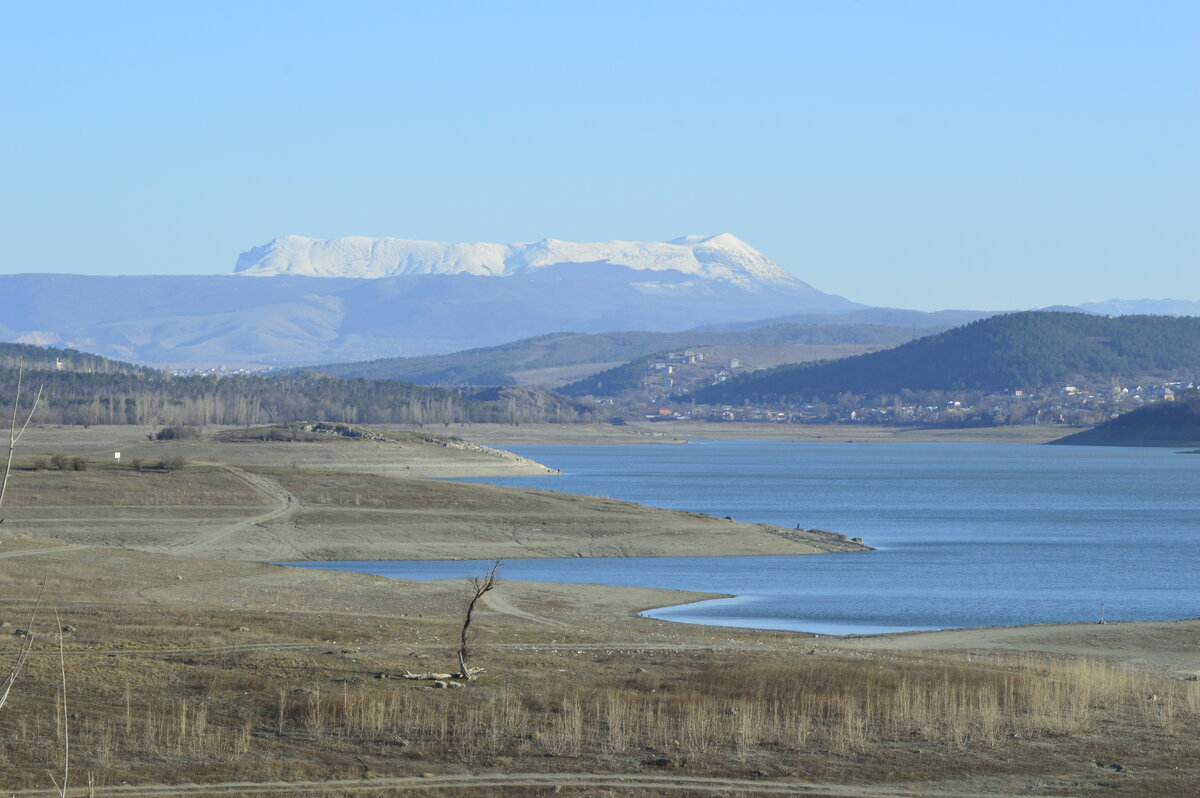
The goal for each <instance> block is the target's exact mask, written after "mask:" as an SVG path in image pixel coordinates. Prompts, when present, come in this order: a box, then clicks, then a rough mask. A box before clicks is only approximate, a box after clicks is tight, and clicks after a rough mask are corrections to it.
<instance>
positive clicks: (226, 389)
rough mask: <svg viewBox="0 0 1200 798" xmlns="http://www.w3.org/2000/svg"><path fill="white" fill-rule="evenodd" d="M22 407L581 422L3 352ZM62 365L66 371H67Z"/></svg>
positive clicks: (67, 412)
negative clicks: (20, 372)
mask: <svg viewBox="0 0 1200 798" xmlns="http://www.w3.org/2000/svg"><path fill="white" fill-rule="evenodd" d="M22 361H23V362H24V367H25V391H24V396H23V397H22V398H23V401H22V406H25V407H27V406H28V404H29V402H30V401H32V398H33V396H34V395H35V394H36V392H37V389H38V386H42V388H43V397H44V400H43V404H42V405H41V406H40V407H39V409H38V411H37V414H36V416H35V420H36V421H37V422H39V423H57V424H184V425H203V424H267V423H274V422H285V421H293V420H295V419H299V418H307V419H319V420H322V421H339V422H346V423H374V424H386V423H394V424H411V423H421V424H424V423H443V422H505V423H516V422H533V421H551V422H568V421H577V420H581V419H583V418H586V417H587V412H586V411H584V410H581V409H580V408H579V407H578V406H577V405H576V404H575V403H574V402H572V401H571V400H569V399H567V398H565V397H563V396H560V395H558V394H551V393H547V392H544V391H541V392H531V391H522V392H513V393H510V394H505V395H503V396H495V397H488V396H483V397H473V396H465V395H462V394H461V393H459V392H457V391H452V390H445V389H438V388H428V387H425V386H420V385H412V384H410V383H405V382H397V381H394V380H362V379H353V380H341V379H337V378H334V377H330V376H328V375H324V374H317V373H313V372H298V373H294V374H285V375H279V376H261V375H251V374H236V375H226V376H189V377H175V376H171V375H169V374H166V373H164V372H160V371H155V370H151V369H143V368H140V367H137V366H132V365H130V364H127V363H119V362H117V361H110V360H106V359H105V358H102V357H99V356H96V355H86V354H83V353H79V352H73V351H71V350H54V349H43V348H41V347H29V346H23V345H20V344H0V413H4V414H5V415H7V414H9V413H11V410H12V399H13V393H14V392H15V390H16V384H17V368H18V365H19V364H20V363H21V362H22ZM56 361H62V366H61V367H60V366H59V365H58V363H56Z"/></svg>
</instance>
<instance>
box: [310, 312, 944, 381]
mask: <svg viewBox="0 0 1200 798" xmlns="http://www.w3.org/2000/svg"><path fill="white" fill-rule="evenodd" d="M939 329H941V328H939ZM915 335H916V333H915V332H914V328H913V327H912V326H907V327H902V326H886V325H882V324H840V325H839V324H773V325H770V326H764V327H756V328H752V329H738V330H688V331H684V332H609V333H572V332H562V333H551V334H549V335H540V336H537V337H536V338H523V339H521V340H519V341H513V342H512V343H507V344H502V345H500V346H487V347H480V348H477V349H468V350H465V351H462V352H455V353H453V354H448V355H424V356H421V357H392V358H383V359H380V360H369V361H364V362H360V363H334V364H329V365H324V366H314V367H313V368H314V369H315V370H318V371H322V372H324V373H326V374H331V375H333V376H335V377H366V378H372V379H392V380H407V381H408V382H415V383H418V384H420V385H513V384H517V383H519V382H520V381H521V380H520V379H519V377H518V375H519V374H520V373H521V372H524V371H530V370H534V369H546V368H555V367H560V366H570V365H576V364H588V363H597V364H604V363H611V362H614V361H628V360H632V359H635V358H641V357H645V356H648V355H652V354H655V353H662V352H666V351H668V350H671V349H686V348H688V347H700V346H740V347H755V346H780V345H807V346H815V345H827V344H846V343H852V344H864V345H874V346H895V345H896V344H899V343H902V342H904V341H910V340H912V339H913V338H914V337H915ZM601 368H602V366H597V370H600V369H601Z"/></svg>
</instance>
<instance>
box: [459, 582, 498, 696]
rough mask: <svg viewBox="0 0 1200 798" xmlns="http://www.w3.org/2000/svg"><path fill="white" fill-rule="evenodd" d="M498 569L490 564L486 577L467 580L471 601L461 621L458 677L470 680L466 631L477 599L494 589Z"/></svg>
mask: <svg viewBox="0 0 1200 798" xmlns="http://www.w3.org/2000/svg"><path fill="white" fill-rule="evenodd" d="M499 569H500V561H499V560H496V562H494V563H492V569H491V570H490V571H488V573H487V576H472V577H471V578H470V579H469V580H468V584H470V585H471V591H472V596H471V601H470V602H469V603H468V604H467V616H466V618H464V619H463V625H462V635H461V639H460V645H459V648H458V673H459V677H460V678H463V679H466V680H467V681H470V680H471V678H472V677H471V671H470V669H469V668H468V667H467V654H468V651H467V630H468V629H469V628H470V626H471V613H473V612H474V611H475V605H476V604H477V603H479V599H481V598H483V594H484V593H487V592H488V591H489V590H492V589H493V588H495V587H496V571H497V570H499Z"/></svg>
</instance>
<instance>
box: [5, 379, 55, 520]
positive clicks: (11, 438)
mask: <svg viewBox="0 0 1200 798" xmlns="http://www.w3.org/2000/svg"><path fill="white" fill-rule="evenodd" d="M24 380H25V362H24V361H22V362H21V365H20V366H18V367H17V392H16V394H15V395H14V396H13V412H12V424H11V425H10V426H9V428H8V459H7V460H6V461H5V463H4V480H3V482H0V507H3V506H4V494H5V492H6V491H7V490H8V476H9V474H11V473H12V461H13V452H14V451H16V449H17V441H19V440H21V436H22V435H24V434H25V430H26V428H27V427H28V426H29V422H30V421H32V420H33V412H34V411H35V410H37V406H38V403H39V402H40V401H42V388H43V387H44V386H41V385H39V386H38V391H37V396H35V397H34V398H33V404H32V405H30V406H29V414H28V415H26V416H25V423H24V424H22V425H21V427H20V429H18V428H17V421H18V420H19V419H20V414H21V384H22V383H23V382H24ZM2 523H4V519H3V518H0V524H2Z"/></svg>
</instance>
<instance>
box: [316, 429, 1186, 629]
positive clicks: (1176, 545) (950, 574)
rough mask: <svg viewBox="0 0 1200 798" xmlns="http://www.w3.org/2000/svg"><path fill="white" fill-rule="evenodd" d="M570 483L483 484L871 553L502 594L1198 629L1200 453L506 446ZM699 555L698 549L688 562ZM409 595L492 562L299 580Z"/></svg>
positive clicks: (755, 616)
mask: <svg viewBox="0 0 1200 798" xmlns="http://www.w3.org/2000/svg"><path fill="white" fill-rule="evenodd" d="M508 448H510V449H511V450H512V451H514V452H516V453H518V454H521V455H524V456H526V457H530V458H533V459H534V460H537V461H539V462H541V463H544V464H546V465H548V466H550V467H552V468H557V469H560V470H561V471H562V475H560V476H548V477H519V478H505V479H487V480H479V481H484V482H489V483H492V484H498V485H516V486H526V487H536V488H546V489H551V490H559V491H564V492H569V493H583V494H590V495H597V496H610V497H613V498H617V499H626V500H630V501H636V502H641V503H643V504H649V505H655V506H659V507H669V508H673V509H680V510H689V511H696V512H703V513H710V514H712V515H717V516H727V515H728V516H732V517H733V518H735V519H737V520H739V521H750V522H769V523H774V524H778V525H780V526H787V527H794V526H796V525H797V524H799V525H801V526H803V527H806V528H813V527H815V528H821V529H829V530H832V531H835V532H840V533H842V534H845V535H848V536H851V537H862V538H864V540H865V542H866V543H867V544H868V545H870V546H874V547H875V548H876V549H877V551H873V552H865V553H849V554H826V555H810V556H791V557H703V556H697V557H667V558H621V559H566V560H506V561H505V562H504V565H503V567H502V569H501V573H502V575H503V577H504V578H508V579H528V580H535V581H555V582H587V583H597V584H611V585H633V586H641V587H662V588H676V589H685V590H697V591H705V592H713V593H729V594H733V595H735V596H736V598H733V599H717V600H713V601H704V602H698V603H694V604H689V605H684V606H680V607H669V608H664V609H659V610H654V611H651V612H648V613H646V614H647V615H651V616H653V617H656V618H663V619H668V620H673V621H682V622H691V623H709V624H720V625H727V626H748V627H755V628H763V629H794V630H805V631H812V632H822V633H829V634H849V633H859V634H869V633H878V632H887V631H902V630H914V629H938V628H951V627H965V626H992V625H1013V624H1028V623H1051V622H1071V621H1095V620H1098V619H1099V617H1100V613H1101V606H1100V605H1101V603H1103V605H1104V606H1103V612H1104V616H1105V617H1106V619H1108V620H1151V619H1169V618H1190V617H1197V616H1200V578H1198V577H1197V566H1200V490H1198V489H1200V455H1182V454H1178V453H1177V452H1175V451H1174V450H1170V449H1143V448H1115V447H1066V446H1030V445H1014V444H953V443H936V444H896V443H889V444H863V443H855V444H845V443H781V442H725V441H721V442H700V443H694V444H690V445H679V446H670V445H640V446H515V447H508ZM697 554H703V552H697ZM303 565H305V566H307V567H326V568H330V567H332V568H339V569H342V570H356V571H365V572H369V573H378V574H383V575H387V576H394V577H398V578H404V579H446V578H457V577H463V576H469V575H475V574H479V573H482V571H483V569H484V567H485V563H483V562H472V561H456V562H404V563H386V562H364V563H304V564H303Z"/></svg>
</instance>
